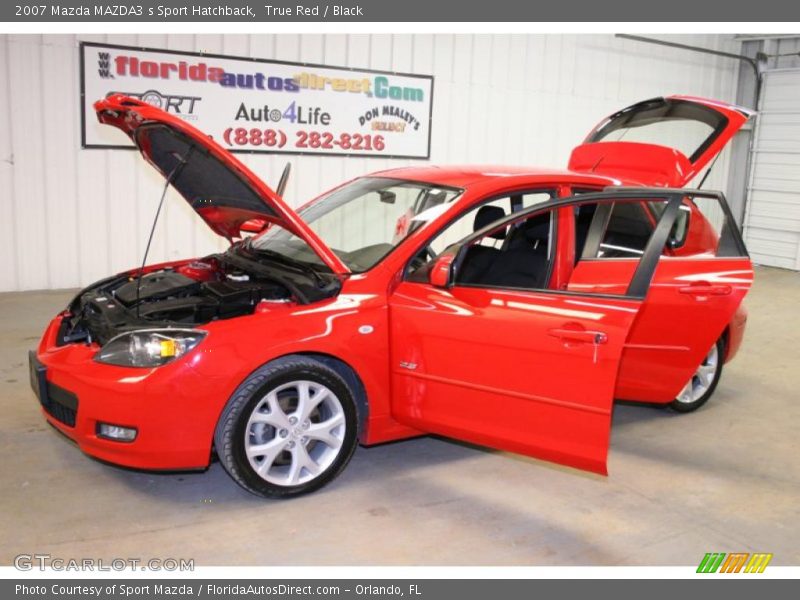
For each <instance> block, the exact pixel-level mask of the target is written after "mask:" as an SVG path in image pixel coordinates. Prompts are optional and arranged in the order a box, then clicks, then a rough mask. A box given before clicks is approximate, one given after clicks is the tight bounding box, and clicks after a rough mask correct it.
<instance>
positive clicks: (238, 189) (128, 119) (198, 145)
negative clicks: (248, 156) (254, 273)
mask: <svg viewBox="0 0 800 600" xmlns="http://www.w3.org/2000/svg"><path fill="white" fill-rule="evenodd" d="M94 108H95V111H96V112H97V118H98V119H99V120H100V122H101V123H105V124H108V125H113V126H114V127H117V128H118V129H120V130H122V131H123V132H124V133H125V134H127V135H128V137H130V138H131V140H132V141H133V142H134V144H136V146H137V148H139V150H140V152H141V153H142V155H143V156H144V157H145V159H146V160H147V161H148V162H149V163H150V164H152V165H153V166H154V167H155V168H156V170H158V171H159V173H161V174H162V175H163V176H164V177H165V178H166V179H167V180H168V181H169V182H170V183H171V184H172V186H173V187H174V188H175V189H176V190H177V191H178V193H179V194H180V195H181V196H183V198H184V199H185V200H186V201H187V202H188V203H189V206H191V207H192V209H194V211H195V212H196V213H197V214H198V215H200V217H201V218H202V219H203V220H204V221H205V222H206V223H207V224H208V226H209V227H210V228H211V229H212V230H213V231H214V232H215V233H217V234H219V235H221V236H224V237H226V238H227V239H228V240H232V239H233V238H235V237H239V236H240V232H241V229H242V226H243V225H244V224H245V223H246V222H248V221H251V220H253V219H256V220H261V221H267V222H269V223H273V224H275V225H278V226H280V227H283V228H284V229H286V230H288V231H290V232H291V233H293V234H295V235H296V236H297V237H299V238H300V239H302V240H303V241H305V243H306V244H308V245H309V246H310V247H311V249H312V250H314V252H316V254H317V255H319V257H320V258H321V259H322V261H323V262H324V263H325V264H326V265H327V266H328V267H330V269H331V271H332V272H334V273H336V274H345V273H348V272H349V269H348V268H347V266H345V265H344V263H342V261H341V260H340V259H339V258H338V257H337V256H336V255H335V254H334V253H333V252H332V251H331V249H330V248H328V246H326V245H325V243H324V242H323V241H322V240H321V239H320V238H319V237H318V236H317V235H316V234H315V233H314V232H313V231H312V230H311V228H310V227H308V225H307V224H306V223H305V222H304V221H303V220H302V219H301V218H300V217H299V216H298V215H297V213H295V212H294V211H293V210H292V209H291V208H289V207H288V206H287V205H286V203H285V202H284V201H283V200H282V199H281V198H280V197H279V196H278V194H276V193H275V192H274V191H273V190H272V189H271V188H270V187H269V186H267V185H266V184H265V183H264V182H263V181H261V179H259V178H258V177H257V176H256V175H255V174H254V173H253V172H252V171H250V169H248V168H247V167H246V166H245V165H244V164H242V163H241V162H240V161H239V160H238V159H237V158H236V157H234V156H233V155H232V154H231V153H230V152H228V151H227V150H225V149H224V148H223V147H222V146H220V145H219V144H217V143H216V142H215V141H214V140H213V139H211V137H210V136H208V135H206V134H205V133H203V132H202V131H200V130H198V129H196V128H194V127H192V126H191V125H189V124H187V123H186V122H185V121H183V120H181V119H179V118H176V117H174V116H172V115H170V114H168V113H166V112H164V111H163V110H161V109H159V108H156V107H154V106H151V105H149V104H147V103H145V102H142V101H141V100H137V99H135V98H130V97H128V96H123V95H112V96H109V97H107V98H104V99H103V100H99V101H98V102H96V103H95V105H94Z"/></svg>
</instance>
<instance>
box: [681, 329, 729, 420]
mask: <svg viewBox="0 0 800 600" xmlns="http://www.w3.org/2000/svg"><path fill="white" fill-rule="evenodd" d="M714 348H715V349H716V356H717V360H716V365H715V367H716V368H715V371H714V375H713V378H712V380H711V384H710V385H709V386H708V389H706V391H705V392H704V393H703V394H702V395H701V396H699V397H698V398H696V399H694V400H692V401H689V402H687V401H686V400H681V399H680V397H678V398H676V399H675V400H673V401H672V402H670V403H669V407H670V408H671V409H672V410H674V411H675V412H679V413H690V412H694V411H696V410H697V409H698V408H700V407H701V406H703V405H704V404H705V403H706V402H708V399H709V398H711V396H712V395H713V394H714V390H716V389H717V384H718V383H719V379H720V377H721V376H722V366H723V362H724V357H725V341H724V340H723V339H722V338H720V339H718V340H717V343H716V344H715V346H714ZM710 354H711V352H709V355H710ZM707 360H708V356H706V357H705V358H703V363H705V362H706V361H707ZM701 366H702V365H701ZM694 377H695V376H694V375H693V376H692V378H693V379H694Z"/></svg>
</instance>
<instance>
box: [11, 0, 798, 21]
mask: <svg viewBox="0 0 800 600" xmlns="http://www.w3.org/2000/svg"><path fill="white" fill-rule="evenodd" d="M799 14H800V5H798V4H796V3H794V2H787V1H786V0H759V2H758V3H756V4H754V3H752V2H744V1H742V0H729V1H728V2H719V1H718V0H670V1H669V2H642V0H603V1H602V2H597V1H596V0H560V1H558V2H553V1H551V0H545V1H542V0H539V1H538V2H537V1H534V2H524V1H520V0H491V1H487V2H479V1H477V0H439V1H438V2H435V1H432V0H354V1H350V0H340V1H339V2H327V1H320V0H316V1H314V0H300V1H299V2H298V1H295V2H285V1H282V0H277V1H269V0H267V1H263V0H262V1H256V2H245V1H241V0H228V1H224V0H217V1H215V0H150V1H148V2H142V1H139V2H136V1H135V0H134V1H132V2H119V1H118V2H117V3H114V2H103V1H99V0H61V1H58V0H56V1H49V0H11V1H10V2H2V3H0V17H1V18H2V21H3V22H18V23H19V22H28V23H31V22H42V23H46V22H83V23H89V22H102V23H113V22H120V23H123V22H127V23H130V22H166V23H179V22H218V21H230V22H262V23H266V22H274V23H287V22H325V21H330V22H353V23H357V22H364V23H369V22H437V23H445V22H462V23H463V22H554V21H563V22H582V21H587V22H647V21H652V22H660V21H665V22H666V21H682V22H693V21H694V22H746V23H753V22H769V21H772V22H782V23H791V22H796V21H798V20H800V18H798V15H799Z"/></svg>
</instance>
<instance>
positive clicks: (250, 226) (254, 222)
mask: <svg viewBox="0 0 800 600" xmlns="http://www.w3.org/2000/svg"><path fill="white" fill-rule="evenodd" d="M267 227H269V222H267V221H264V220H263V219H250V220H249V221H245V222H244V223H242V224H241V226H240V227H239V231H244V232H246V233H261V232H262V231H264V230H265V229H266V228H267Z"/></svg>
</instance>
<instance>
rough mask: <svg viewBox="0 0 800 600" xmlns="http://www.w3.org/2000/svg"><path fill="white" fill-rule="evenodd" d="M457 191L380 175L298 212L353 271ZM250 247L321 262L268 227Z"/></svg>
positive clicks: (372, 262)
mask: <svg viewBox="0 0 800 600" xmlns="http://www.w3.org/2000/svg"><path fill="white" fill-rule="evenodd" d="M459 193H460V190H454V189H452V188H443V187H438V186H434V185H431V184H425V183H416V182H411V181H403V180H399V179H389V178H380V177H365V178H362V179H357V180H355V181H353V182H351V183H349V184H347V185H345V186H344V187H341V188H339V189H337V190H335V191H333V192H331V193H330V194H328V195H327V196H325V197H324V198H321V199H320V200H318V201H316V202H314V203H313V204H311V205H310V206H308V207H307V208H305V209H303V210H302V211H300V213H299V214H300V216H301V217H302V219H303V220H304V221H305V222H306V223H307V224H308V225H309V227H310V228H311V229H312V230H313V231H314V233H316V234H317V235H318V236H319V237H320V238H321V239H322V241H323V242H325V244H326V245H327V246H328V247H329V248H330V249H331V250H332V251H333V252H334V253H335V254H336V255H337V256H338V257H339V258H340V259H341V260H342V262H343V263H344V264H345V265H347V268H349V269H350V270H351V271H352V272H354V273H361V272H363V271H366V270H368V269H370V268H372V267H373V266H374V265H375V264H377V263H378V262H379V261H380V260H381V259H382V258H383V257H384V256H386V255H387V254H389V252H391V251H392V249H394V248H395V246H397V245H398V244H399V243H400V242H401V241H403V240H404V239H405V238H406V236H408V235H409V234H410V233H411V232H412V231H414V230H415V229H417V228H419V227H421V226H422V225H423V224H425V223H427V222H428V221H430V220H431V219H433V218H434V217H437V216H438V215H440V214H441V213H442V212H444V211H445V210H446V209H447V208H448V206H449V205H450V203H451V202H452V201H453V200H454V199H455V198H456V197H457V196H458V194H459ZM248 247H249V248H250V249H251V250H255V251H262V252H266V253H278V254H281V255H283V256H284V257H286V258H289V259H291V260H293V261H300V262H304V263H307V264H310V265H313V266H314V267H315V268H317V267H323V268H325V270H328V269H327V267H325V265H324V263H323V262H322V260H321V259H320V258H319V257H318V256H317V254H316V253H315V252H314V251H313V250H312V249H311V248H310V247H309V246H308V245H307V244H306V243H305V242H304V241H303V240H301V239H300V238H298V237H297V236H295V235H294V234H292V233H290V232H289V231H287V230H285V229H282V228H280V227H270V228H269V229H268V230H267V231H265V232H264V233H262V234H260V235H258V236H256V237H254V238H251V239H250V241H249V243H248Z"/></svg>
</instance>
